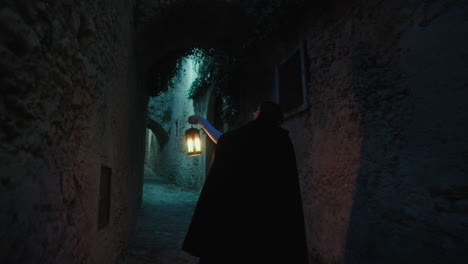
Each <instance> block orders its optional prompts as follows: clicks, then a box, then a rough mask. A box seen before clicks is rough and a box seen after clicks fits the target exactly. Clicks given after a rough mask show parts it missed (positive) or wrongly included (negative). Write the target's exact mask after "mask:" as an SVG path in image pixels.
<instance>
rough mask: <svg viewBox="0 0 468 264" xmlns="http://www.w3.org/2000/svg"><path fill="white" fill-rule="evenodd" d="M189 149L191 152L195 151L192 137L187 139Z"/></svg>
mask: <svg viewBox="0 0 468 264" xmlns="http://www.w3.org/2000/svg"><path fill="white" fill-rule="evenodd" d="M187 148H188V149H187V150H188V152H189V153H191V152H193V140H192V139H189V140H187Z"/></svg>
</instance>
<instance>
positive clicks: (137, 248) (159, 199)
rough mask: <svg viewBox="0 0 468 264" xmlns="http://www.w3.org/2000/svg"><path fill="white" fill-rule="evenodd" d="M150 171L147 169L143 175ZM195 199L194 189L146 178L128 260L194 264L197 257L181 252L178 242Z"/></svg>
mask: <svg viewBox="0 0 468 264" xmlns="http://www.w3.org/2000/svg"><path fill="white" fill-rule="evenodd" d="M153 173H154V172H153V171H152V170H151V169H149V168H146V170H145V174H153ZM147 176H149V175H147ZM150 177H151V176H150ZM152 178H154V177H152ZM197 198H198V194H197V193H196V192H194V191H192V190H184V189H182V188H181V187H178V186H176V185H174V184H172V183H170V182H168V181H167V180H165V179H164V178H156V179H153V180H145V183H144V184H143V203H142V205H141V207H140V209H139V211H138V220H137V224H136V230H135V234H134V236H133V238H132V239H131V240H130V242H129V249H128V260H127V263H128V264H152V263H160V264H196V263H197V262H198V260H197V258H194V257H192V256H190V255H189V254H187V253H185V252H183V251H182V249H181V244H182V240H183V239H184V237H185V233H186V231H187V228H188V225H189V223H190V219H191V217H192V213H193V209H194V207H195V203H196V201H197Z"/></svg>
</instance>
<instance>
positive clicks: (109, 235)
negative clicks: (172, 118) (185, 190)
mask: <svg viewBox="0 0 468 264" xmlns="http://www.w3.org/2000/svg"><path fill="white" fill-rule="evenodd" d="M132 10H133V1H127V0H125V1H124V0H122V1H70V0H67V1H33V2H31V1H10V0H6V1H2V4H1V5H0V70H1V75H0V92H1V97H0V127H1V130H0V140H1V142H2V144H1V145H0V171H1V173H0V237H1V240H0V248H1V255H0V259H1V261H2V263H118V262H119V261H121V259H122V250H123V249H124V248H125V244H126V241H127V240H128V237H129V235H130V233H131V231H132V226H133V223H134V221H135V217H136V209H137V206H138V200H139V195H141V193H140V188H141V178H142V175H143V172H142V170H143V154H144V133H145V132H144V128H145V118H146V117H145V111H146V109H145V107H146V102H145V100H146V92H145V91H144V90H141V89H137V87H136V86H137V85H136V73H135V55H134V38H133V18H132V16H133V11H132ZM101 165H105V166H108V167H110V168H111V169H112V187H111V190H112V192H111V212H110V223H109V224H108V226H106V227H105V228H103V229H101V230H99V231H98V229H97V219H98V217H97V210H98V199H99V197H98V192H99V177H100V171H101Z"/></svg>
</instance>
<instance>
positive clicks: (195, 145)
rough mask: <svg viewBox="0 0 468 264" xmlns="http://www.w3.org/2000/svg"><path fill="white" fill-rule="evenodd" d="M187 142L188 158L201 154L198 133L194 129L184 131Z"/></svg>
mask: <svg viewBox="0 0 468 264" xmlns="http://www.w3.org/2000/svg"><path fill="white" fill-rule="evenodd" d="M185 138H186V141H187V154H188V155H189V156H198V155H200V154H202V149H201V138H200V131H199V130H198V129H196V128H193V127H192V128H190V129H188V130H187V131H185Z"/></svg>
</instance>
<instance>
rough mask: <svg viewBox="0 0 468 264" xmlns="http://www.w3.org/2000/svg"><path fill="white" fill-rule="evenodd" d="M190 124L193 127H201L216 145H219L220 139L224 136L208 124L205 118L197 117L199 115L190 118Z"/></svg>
mask: <svg viewBox="0 0 468 264" xmlns="http://www.w3.org/2000/svg"><path fill="white" fill-rule="evenodd" d="M188 122H189V123H190V124H193V125H200V126H201V127H202V128H203V130H205V132H206V134H208V136H209V137H210V138H211V140H213V142H214V143H215V144H217V143H218V139H219V137H220V136H221V135H222V134H223V133H221V132H220V131H218V130H217V129H216V128H214V127H213V126H212V125H211V124H210V122H208V121H207V120H206V119H205V118H203V117H201V116H197V115H193V116H189V118H188Z"/></svg>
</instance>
